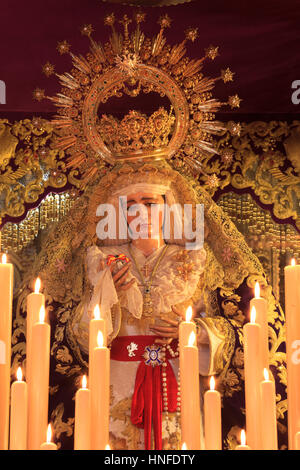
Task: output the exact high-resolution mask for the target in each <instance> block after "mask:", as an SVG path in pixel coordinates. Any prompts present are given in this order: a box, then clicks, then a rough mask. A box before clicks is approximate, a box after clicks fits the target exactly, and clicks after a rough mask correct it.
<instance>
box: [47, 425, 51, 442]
mask: <svg viewBox="0 0 300 470" xmlns="http://www.w3.org/2000/svg"><path fill="white" fill-rule="evenodd" d="M51 438H52V428H51V424H50V423H49V424H48V427H47V443H48V444H49V443H50V442H51Z"/></svg>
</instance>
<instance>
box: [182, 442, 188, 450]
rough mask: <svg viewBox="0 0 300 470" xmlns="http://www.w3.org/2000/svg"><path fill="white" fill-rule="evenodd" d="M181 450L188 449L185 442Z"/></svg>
mask: <svg viewBox="0 0 300 470" xmlns="http://www.w3.org/2000/svg"><path fill="white" fill-rule="evenodd" d="M181 450H188V448H187V446H186V443H185V442H184V443H183V444H182V447H181Z"/></svg>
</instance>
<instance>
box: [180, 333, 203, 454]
mask: <svg viewBox="0 0 300 470" xmlns="http://www.w3.org/2000/svg"><path fill="white" fill-rule="evenodd" d="M195 340H196V335H195V333H194V332H193V331H192V332H191V334H190V337H189V342H188V345H187V346H184V347H183V353H182V361H181V362H180V386H181V431H182V432H181V438H182V442H185V443H186V445H187V447H188V449H189V450H199V449H201V415H200V384H199V351H198V347H197V346H196V345H195Z"/></svg>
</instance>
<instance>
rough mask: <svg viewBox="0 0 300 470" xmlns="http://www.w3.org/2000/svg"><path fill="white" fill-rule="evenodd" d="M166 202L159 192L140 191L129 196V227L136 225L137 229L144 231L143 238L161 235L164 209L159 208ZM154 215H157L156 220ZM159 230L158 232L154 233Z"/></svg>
mask: <svg viewBox="0 0 300 470" xmlns="http://www.w3.org/2000/svg"><path fill="white" fill-rule="evenodd" d="M164 203H165V200H164V197H163V196H160V195H157V194H151V193H142V192H140V193H135V194H130V195H129V196H127V223H128V225H129V227H130V226H136V231H137V232H140V233H142V234H143V238H147V236H148V237H149V238H156V237H157V236H160V235H161V233H162V226H163V210H159V207H160V205H163V204H164ZM161 207H162V206H161ZM153 217H157V220H156V221H155V222H154V220H153ZM137 218H138V219H137ZM135 219H137V220H135ZM157 230H158V233H154V232H156V231H157Z"/></svg>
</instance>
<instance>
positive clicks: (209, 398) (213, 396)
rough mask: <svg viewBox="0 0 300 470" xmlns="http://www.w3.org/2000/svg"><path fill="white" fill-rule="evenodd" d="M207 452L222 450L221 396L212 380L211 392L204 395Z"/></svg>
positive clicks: (208, 391) (212, 379)
mask: <svg viewBox="0 0 300 470" xmlns="http://www.w3.org/2000/svg"><path fill="white" fill-rule="evenodd" d="M204 436H205V450H222V422H221V395H220V393H219V392H218V391H217V390H215V379H214V377H213V376H212V377H211V379H210V390H207V392H205V394H204Z"/></svg>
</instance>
